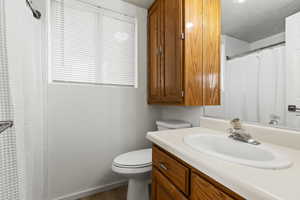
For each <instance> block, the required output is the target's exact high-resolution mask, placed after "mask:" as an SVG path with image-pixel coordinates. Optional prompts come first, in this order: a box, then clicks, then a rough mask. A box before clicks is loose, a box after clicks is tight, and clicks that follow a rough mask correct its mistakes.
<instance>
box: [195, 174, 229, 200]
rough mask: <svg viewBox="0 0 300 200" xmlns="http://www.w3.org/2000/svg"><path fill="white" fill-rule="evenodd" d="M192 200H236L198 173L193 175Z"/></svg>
mask: <svg viewBox="0 0 300 200" xmlns="http://www.w3.org/2000/svg"><path fill="white" fill-rule="evenodd" d="M191 191H192V192H191V200H234V199H233V198H231V197H230V196H228V195H227V194H225V193H224V192H223V191H221V190H220V189H218V188H216V187H215V186H214V185H212V184H211V183H209V182H208V181H206V180H204V179H203V178H201V177H200V176H199V175H197V174H196V173H192V183H191Z"/></svg>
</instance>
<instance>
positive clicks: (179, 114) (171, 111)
mask: <svg viewBox="0 0 300 200" xmlns="http://www.w3.org/2000/svg"><path fill="white" fill-rule="evenodd" d="M160 109H161V111H162V112H161V119H164V120H167V119H177V120H184V121H187V122H190V123H191V124H192V125H193V126H200V123H199V122H200V116H202V114H203V107H201V106H197V107H184V106H161V107H160Z"/></svg>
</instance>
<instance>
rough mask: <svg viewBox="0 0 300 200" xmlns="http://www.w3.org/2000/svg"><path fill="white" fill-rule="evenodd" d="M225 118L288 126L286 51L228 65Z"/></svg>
mask: <svg viewBox="0 0 300 200" xmlns="http://www.w3.org/2000/svg"><path fill="white" fill-rule="evenodd" d="M225 77H226V85H225V98H226V100H225V110H226V112H225V117H226V118H230V119H232V118H235V117H239V118H241V119H242V120H245V121H250V122H259V123H263V124H268V123H269V122H270V121H271V119H272V118H273V117H278V118H279V124H280V125H283V126H284V125H286V113H285V101H286V100H285V97H286V95H285V92H286V84H285V81H286V67H285V47H284V46H279V47H275V48H270V49H266V50H263V51H260V52H256V53H253V54H250V55H247V56H243V57H240V58H236V59H233V60H230V61H228V62H226V75H225Z"/></svg>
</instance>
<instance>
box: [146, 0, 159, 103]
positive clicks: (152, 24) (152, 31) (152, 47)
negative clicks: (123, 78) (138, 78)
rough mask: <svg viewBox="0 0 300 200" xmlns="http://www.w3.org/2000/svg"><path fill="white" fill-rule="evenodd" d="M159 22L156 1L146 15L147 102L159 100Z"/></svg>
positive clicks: (157, 3)
mask: <svg viewBox="0 0 300 200" xmlns="http://www.w3.org/2000/svg"><path fill="white" fill-rule="evenodd" d="M160 24H161V23H160V4H159V2H158V1H156V2H155V3H154V4H153V6H152V7H151V9H150V10H149V16H148V54H149V56H148V57H149V59H148V103H155V102H159V101H160V97H161V71H160V70H161V68H160V65H161V57H160V52H159V47H160V45H161V38H160V32H161V29H160Z"/></svg>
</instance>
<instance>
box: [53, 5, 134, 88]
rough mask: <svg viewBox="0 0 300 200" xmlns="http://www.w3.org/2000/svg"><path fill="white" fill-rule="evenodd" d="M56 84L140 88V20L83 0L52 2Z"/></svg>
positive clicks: (54, 80) (54, 78) (54, 77)
mask: <svg viewBox="0 0 300 200" xmlns="http://www.w3.org/2000/svg"><path fill="white" fill-rule="evenodd" d="M51 6H52V7H51V12H52V13H51V16H52V23H51V43H52V63H51V72H50V78H51V80H52V81H53V82H75V83H92V84H109V85H125V86H136V79H137V78H136V74H137V70H136V65H137V64H136V20H135V18H133V17H129V16H126V15H123V14H120V13H117V12H113V11H110V10H107V9H102V8H99V7H96V6H95V7H94V6H91V5H89V4H86V3H83V2H82V1H79V0H52V5H51Z"/></svg>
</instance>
